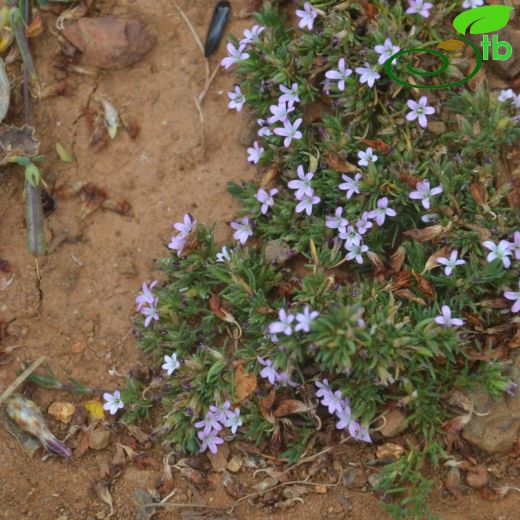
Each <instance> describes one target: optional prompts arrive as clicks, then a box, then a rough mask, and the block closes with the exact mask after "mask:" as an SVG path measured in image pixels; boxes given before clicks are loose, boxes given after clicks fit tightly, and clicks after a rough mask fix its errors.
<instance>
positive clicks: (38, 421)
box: [5, 395, 72, 458]
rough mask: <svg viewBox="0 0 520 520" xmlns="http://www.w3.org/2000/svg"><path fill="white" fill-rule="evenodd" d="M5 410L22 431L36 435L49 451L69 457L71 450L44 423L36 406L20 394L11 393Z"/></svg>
mask: <svg viewBox="0 0 520 520" xmlns="http://www.w3.org/2000/svg"><path fill="white" fill-rule="evenodd" d="M5 408H6V412H7V415H8V416H9V417H10V418H11V419H12V421H13V422H14V423H15V424H16V425H17V426H18V427H19V428H20V429H22V430H23V431H24V432H26V433H28V434H30V435H32V436H33V437H36V438H37V439H38V440H39V441H40V443H41V444H42V446H43V447H44V448H45V449H46V450H47V451H49V452H52V453H55V454H56V455H60V456H62V457H66V458H69V457H71V456H72V452H71V451H70V449H69V448H67V446H65V445H64V444H63V443H62V442H61V441H59V440H58V439H57V438H56V437H55V436H54V435H53V434H52V433H51V431H50V430H49V428H48V426H47V425H46V424H45V419H44V418H43V416H42V414H41V412H40V410H39V409H38V407H37V406H36V405H35V404H34V403H33V402H32V401H29V400H28V399H25V398H24V397H22V396H20V395H13V396H11V397H10V398H9V399H8V400H7V401H6V405H5Z"/></svg>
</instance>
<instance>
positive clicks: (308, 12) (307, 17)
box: [296, 2, 318, 31]
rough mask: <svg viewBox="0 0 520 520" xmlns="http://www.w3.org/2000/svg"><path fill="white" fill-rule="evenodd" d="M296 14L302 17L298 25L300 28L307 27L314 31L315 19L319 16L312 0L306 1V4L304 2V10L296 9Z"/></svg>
mask: <svg viewBox="0 0 520 520" xmlns="http://www.w3.org/2000/svg"><path fill="white" fill-rule="evenodd" d="M296 16H297V17H298V18H300V21H299V22H298V27H299V28H300V29H305V28H307V29H309V31H312V27H313V26H314V20H315V19H316V17H317V16H318V11H316V9H314V8H313V7H312V5H311V3H310V2H305V4H303V10H302V9H296Z"/></svg>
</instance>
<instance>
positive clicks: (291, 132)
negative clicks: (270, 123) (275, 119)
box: [274, 117, 303, 148]
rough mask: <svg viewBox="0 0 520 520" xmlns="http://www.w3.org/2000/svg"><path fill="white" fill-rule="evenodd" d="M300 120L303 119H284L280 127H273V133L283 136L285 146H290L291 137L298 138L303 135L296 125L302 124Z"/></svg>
mask: <svg viewBox="0 0 520 520" xmlns="http://www.w3.org/2000/svg"><path fill="white" fill-rule="evenodd" d="M302 121H303V119H302V118H301V117H299V118H298V119H297V120H296V121H295V122H294V123H291V122H290V121H289V120H286V121H284V123H283V127H282V128H280V127H278V128H275V129H274V133H275V134H276V135H280V136H282V137H285V139H284V141H283V145H284V146H285V148H289V146H291V142H292V140H293V139H295V140H298V139H301V138H302V137H303V134H302V133H301V132H300V131H299V130H298V127H299V126H300V125H301V124H302Z"/></svg>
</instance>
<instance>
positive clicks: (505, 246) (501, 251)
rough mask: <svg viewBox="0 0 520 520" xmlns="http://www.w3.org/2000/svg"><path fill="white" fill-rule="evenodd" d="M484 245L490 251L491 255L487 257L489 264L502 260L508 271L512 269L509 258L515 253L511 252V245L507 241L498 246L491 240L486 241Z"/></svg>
mask: <svg viewBox="0 0 520 520" xmlns="http://www.w3.org/2000/svg"><path fill="white" fill-rule="evenodd" d="M482 245H483V246H484V247H485V248H487V249H489V250H490V253H488V255H487V261H488V262H493V261H494V260H500V261H501V262H502V265H503V266H504V267H505V268H506V269H509V268H510V267H511V259H510V258H509V256H511V254H512V253H513V252H512V251H511V244H510V243H509V242H508V241H507V240H501V241H500V242H499V243H498V245H497V244H495V243H494V242H492V241H491V240H486V241H485V242H484V243H483V244H482Z"/></svg>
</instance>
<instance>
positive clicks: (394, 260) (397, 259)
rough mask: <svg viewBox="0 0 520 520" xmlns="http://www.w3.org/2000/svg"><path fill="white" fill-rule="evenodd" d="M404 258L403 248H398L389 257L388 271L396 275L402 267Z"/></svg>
mask: <svg viewBox="0 0 520 520" xmlns="http://www.w3.org/2000/svg"><path fill="white" fill-rule="evenodd" d="M405 258H406V250H405V248H404V247H403V246H399V247H398V248H397V250H396V252H395V253H394V254H393V255H392V256H391V257H390V271H391V272H392V273H393V274H397V273H398V272H399V271H400V270H401V269H402V267H403V264H404V260H405Z"/></svg>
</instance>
